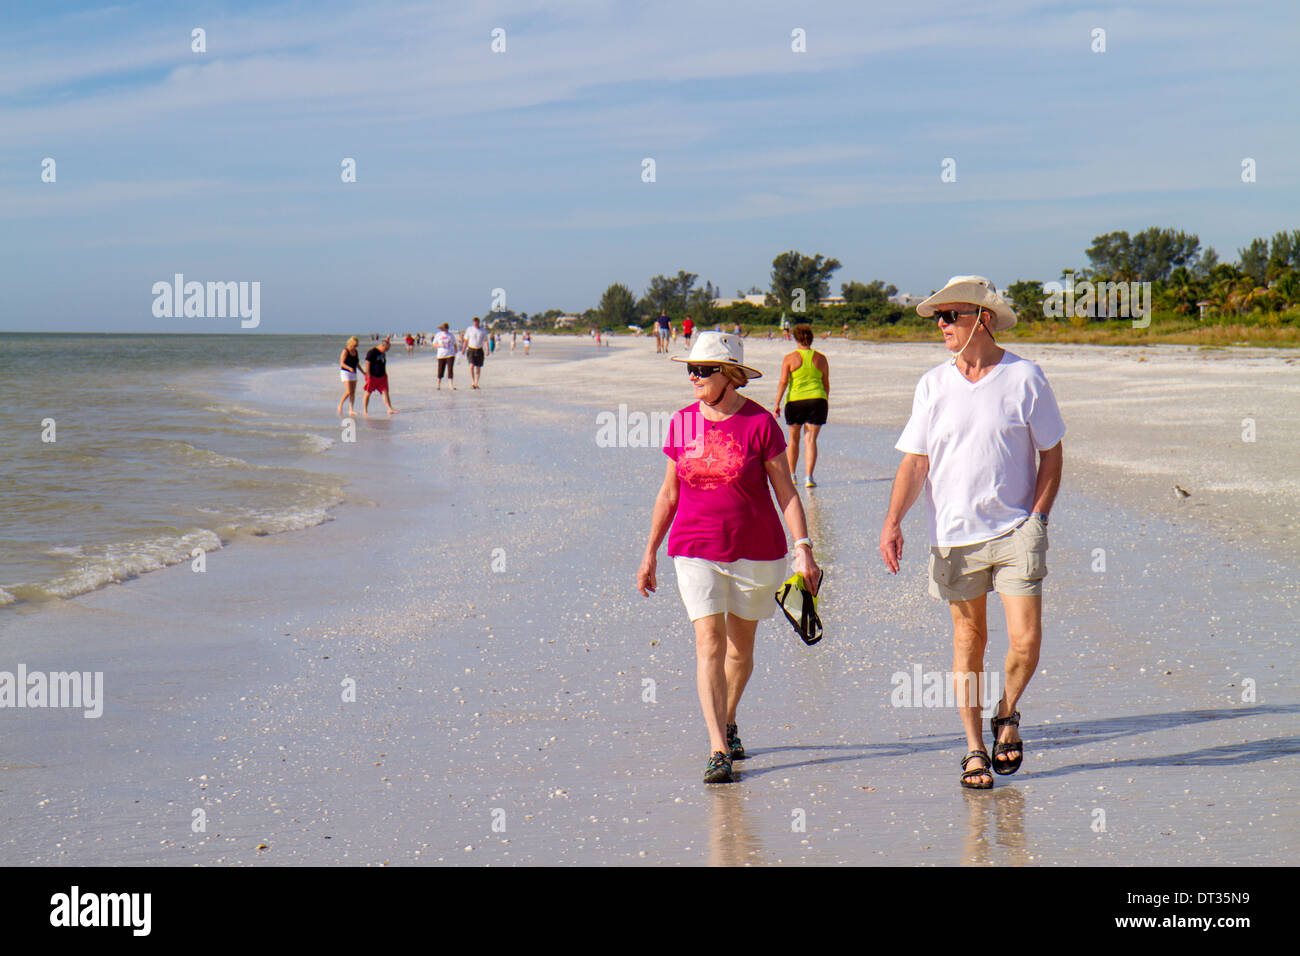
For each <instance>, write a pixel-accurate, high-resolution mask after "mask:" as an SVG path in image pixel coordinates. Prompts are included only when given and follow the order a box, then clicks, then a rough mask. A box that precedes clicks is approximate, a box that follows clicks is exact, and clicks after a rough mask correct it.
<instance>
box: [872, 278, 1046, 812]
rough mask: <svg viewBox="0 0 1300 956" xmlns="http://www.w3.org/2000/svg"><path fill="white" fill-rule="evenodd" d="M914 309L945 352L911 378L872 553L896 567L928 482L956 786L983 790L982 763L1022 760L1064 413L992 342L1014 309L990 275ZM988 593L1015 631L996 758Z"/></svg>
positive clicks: (1036, 372)
mask: <svg viewBox="0 0 1300 956" xmlns="http://www.w3.org/2000/svg"><path fill="white" fill-rule="evenodd" d="M916 311H917V313H918V314H920V315H921V316H923V317H926V318H928V317H930V316H934V317H935V318H936V319H937V320H938V322H939V330H940V331H941V332H942V333H943V341H944V346H945V347H946V348H947V350H948V351H949V352H950V353H953V357H952V358H950V359H948V360H947V361H945V362H944V363H943V364H942V365H940V366H938V367H936V368H933V369H931V370H930V371H928V372H926V373H925V374H924V375H922V376H921V380H920V382H918V383H917V386H916V394H915V397H914V398H913V401H912V415H911V418H909V419H908V422H907V426H906V427H905V428H904V429H903V434H902V435H901V437H900V438H899V439H898V444H897V445H896V446H895V447H896V448H897V449H898V450H899V451H901V452H902V453H903V461H902V463H901V464H900V465H899V466H898V474H897V475H896V476H895V477H894V487H893V491H892V492H891V493H890V498H889V512H888V514H887V515H886V516H885V523H884V527H883V528H882V529H881V532H880V554H881V557H883V558H884V560H885V565H886V567H888V568H889V571H890V573H891V574H897V573H898V565H899V561H900V560H901V558H902V554H903V531H902V522H903V516H904V515H906V514H907V512H908V509H909V508H911V507H912V505H913V504H914V503H915V501H916V499H917V497H918V496H919V495H920V493H921V490H922V488H924V489H925V492H926V499H927V501H928V503H929V523H930V594H931V595H932V596H933V597H936V598H941V599H943V600H946V601H947V602H948V607H949V610H950V612H951V614H952V625H953V638H952V640H953V663H952V670H953V681H954V685H955V686H954V690H955V692H956V701H957V705H958V707H959V708H960V710H961V719H962V723H963V724H964V725H965V728H966V745H967V749H968V753H967V754H966V756H965V757H963V758H962V762H961V767H962V774H961V785H962V786H963V787H968V788H971V789H975V790H987V789H988V788H989V787H992V786H993V775H992V774H991V773H989V771H990V770H992V771H994V772H995V773H998V774H1011V773H1015V772H1016V771H1017V770H1018V769H1019V768H1020V762H1021V760H1022V759H1023V758H1024V745H1023V743H1022V741H1021V739H1020V731H1019V727H1020V712H1019V711H1018V710H1016V704H1017V703H1018V702H1019V701H1020V696H1021V695H1022V694H1023V693H1024V691H1025V687H1026V685H1028V683H1029V679H1030V678H1031V677H1032V676H1033V675H1034V671H1035V670H1036V669H1037V667H1038V654H1039V648H1040V646H1041V644H1042V638H1043V623H1042V618H1043V598H1042V594H1043V577H1044V576H1045V575H1046V574H1047V514H1048V512H1049V511H1050V510H1051V508H1052V502H1053V501H1054V500H1055V498H1056V492H1057V489H1058V488H1059V487H1060V484H1061V469H1062V461H1063V453H1062V449H1061V439H1062V438H1063V437H1064V436H1065V422H1064V421H1062V420H1061V412H1060V409H1059V408H1058V407H1057V404H1056V396H1055V395H1054V394H1053V392H1052V387H1051V386H1050V385H1049V384H1048V383H1047V378H1046V377H1045V376H1044V375H1043V373H1042V371H1041V370H1040V369H1039V367H1038V366H1037V365H1035V364H1034V363H1033V362H1030V361H1029V360H1027V359H1023V358H1020V357H1019V356H1018V355H1014V354H1012V353H1011V352H1008V351H1006V350H1005V349H1003V348H1001V347H999V346H998V344H997V343H996V342H995V341H994V338H993V335H994V333H995V332H1005V331H1007V330H1008V329H1010V328H1012V327H1013V326H1014V325H1015V324H1016V314H1015V312H1014V311H1013V310H1012V308H1011V306H1010V305H1008V304H1007V302H1006V300H1005V299H1003V298H1002V296H1001V295H999V294H998V292H997V289H996V288H995V287H994V286H993V284H992V283H991V282H989V280H988V279H985V278H983V277H982V276H954V277H953V278H951V279H949V280H948V284H947V285H945V286H944V287H943V288H942V289H940V290H939V291H938V292H936V293H934V294H933V295H931V296H930V297H929V298H927V299H925V300H924V301H923V302H921V303H920V304H919V305H918V306H917V307H916ZM989 591H997V592H998V594H1000V595H1001V596H1002V607H1003V610H1004V611H1005V612H1006V618H1007V635H1008V637H1009V638H1010V647H1009V649H1008V651H1007V657H1006V664H1005V667H1006V670H1005V673H1004V676H1003V680H1004V683H1005V690H1004V692H1003V697H1002V699H1001V700H1000V701H999V702H998V705H997V709H996V710H995V711H994V715H993V716H992V717H991V718H990V725H991V729H992V731H993V757H992V760H990V759H989V753H988V751H987V750H985V749H984V734H983V730H982V728H981V726H980V707H981V702H980V700H979V697H980V688H981V687H982V686H984V685H983V683H982V682H983V680H984V677H983V672H984V649H985V646H986V645H987V643H988V624H987V620H986V615H985V611H986V601H987V595H988V592H989ZM972 685H973V686H972ZM972 691H973V693H974V696H975V700H973V701H972V700H970V697H971V693H972ZM983 703H984V705H988V704H990V703H991V701H984V702H983Z"/></svg>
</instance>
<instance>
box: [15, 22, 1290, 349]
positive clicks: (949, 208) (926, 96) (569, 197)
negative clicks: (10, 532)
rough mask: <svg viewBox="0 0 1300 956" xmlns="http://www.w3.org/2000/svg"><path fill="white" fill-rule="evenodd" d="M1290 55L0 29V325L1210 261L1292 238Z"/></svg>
mask: <svg viewBox="0 0 1300 956" xmlns="http://www.w3.org/2000/svg"><path fill="white" fill-rule="evenodd" d="M195 27H202V28H203V29H204V30H206V34H207V35H206V42H207V52H206V53H203V54H197V53H194V52H192V51H191V49H190V46H191V31H192V30H193V29H194V28H195ZM495 27H501V28H503V29H504V30H505V31H506V51H505V52H504V53H493V52H492V50H491V47H490V44H491V31H492V30H493V28H495ZM1097 27H1100V28H1103V29H1105V30H1106V46H1107V49H1106V52H1105V53H1094V52H1092V50H1091V44H1092V36H1091V33H1092V30H1093V29H1094V28H1097ZM1298 27H1300V14H1298V13H1297V8H1296V7H1294V6H1292V5H1280V4H1273V3H1251V2H1243V3H1233V4H1222V3H1216V2H1199V0H1180V2H1168V3H1165V2H1152V3H1128V4H1120V5H1108V4H1100V5H1088V4H1077V3H1054V2H1029V0H1007V2H999V3H987V4H978V5H975V4H967V3H953V2H942V3H940V2H927V0H909V2H908V3H904V4H899V3H894V2H890V3H876V2H856V3H855V2H827V3H808V4H802V3H801V4H791V3H788V2H787V3H770V2H765V0H744V2H740V0H728V2H711V3H710V2H704V3H701V2H694V3H678V2H673V0H664V2H657V3H654V4H642V3H615V2H590V3H561V2H554V3H552V2H523V0H521V2H513V0H502V2H487V3H478V2H475V3H471V4H458V3H414V2H408V3H388V2H384V0H377V2H365V3H344V2H331V3H305V2H297V3H274V2H272V3H230V2H210V3H198V4H184V3H155V2H143V3H129V2H128V3H122V4H117V5H112V6H107V5H102V4H88V3H87V4H82V3H53V2H52V3H42V4H19V3H8V2H5V3H3V5H2V6H0V222H3V229H0V282H3V288H4V291H5V295H4V296H3V298H0V303H2V304H0V328H2V329H10V330H13V329H32V330H42V329H44V330H52V331H53V330H70V331H73V330H75V331H81V330H91V331H236V330H237V328H238V323H237V322H233V321H231V320H221V319H189V320H185V319H156V318H154V317H153V315H152V313H151V306H152V304H153V295H152V292H151V289H152V286H153V283H154V282H157V281H160V280H168V281H170V279H171V277H172V276H173V275H174V274H175V273H177V272H180V273H183V274H184V275H185V276H186V279H187V280H198V281H209V280H211V281H259V282H261V284H262V287H261V288H262V296H261V302H262V307H261V311H262V316H261V324H260V326H259V331H261V332H270V333H274V332H311V331H322V332H341V331H349V330H357V331H371V330H375V331H378V330H381V329H383V330H389V329H394V330H401V329H407V328H412V329H430V328H432V327H434V326H435V325H436V324H437V323H439V322H442V321H450V322H452V324H453V325H456V324H458V323H459V324H464V322H465V320H466V319H467V318H468V317H469V316H471V315H475V314H483V313H485V312H486V311H487V310H488V309H489V308H490V305H491V300H490V296H491V292H492V289H494V288H498V287H500V288H504V289H505V290H506V296H507V304H508V305H509V306H510V307H511V308H514V309H516V310H521V311H527V312H533V311H540V310H543V309H547V308H562V309H567V310H573V311H579V310H581V309H583V308H586V307H588V306H593V305H595V304H597V302H598V300H599V297H600V294H601V292H602V291H603V290H604V288H605V287H606V286H607V285H608V284H609V283H610V282H614V281H619V282H623V283H626V284H627V285H629V286H630V287H631V288H632V289H633V291H634V292H636V293H638V294H640V293H641V292H642V291H643V290H644V289H645V286H646V284H647V282H648V280H649V278H650V277H651V276H653V275H655V274H658V273H665V274H675V273H676V272H677V270H679V269H686V270H688V271H690V272H696V273H698V274H699V275H700V279H701V282H702V281H704V280H705V279H708V280H711V281H713V282H714V284H715V285H718V286H719V287H721V288H722V289H723V290H724V292H725V293H726V294H734V292H735V290H736V289H737V288H741V287H744V288H748V287H749V286H750V285H759V286H762V287H764V288H766V286H767V284H768V273H769V271H770V269H771V262H772V258H773V257H774V256H775V255H777V254H778V253H780V252H782V251H785V250H788V249H798V250H800V251H801V252H804V253H808V254H813V253H822V254H824V255H827V256H834V257H836V258H838V259H839V260H840V261H841V262H842V263H843V266H844V268H843V269H842V270H841V271H840V272H839V273H837V275H836V277H835V287H836V291H838V284H839V282H841V281H847V280H851V279H858V280H863V281H865V280H869V279H872V278H881V279H885V280H887V281H889V282H893V283H895V284H896V285H898V286H899V287H900V288H901V289H902V290H904V291H908V292H913V293H916V294H924V293H927V292H929V291H930V290H931V289H933V288H936V287H938V286H940V285H942V284H943V282H944V281H945V280H946V279H947V277H948V276H949V275H952V274H955V273H979V274H984V275H987V276H989V277H990V278H992V279H993V281H994V282H996V283H997V284H998V285H1001V286H1005V285H1007V284H1009V283H1010V282H1012V281H1015V280H1017V279H1038V280H1047V279H1053V278H1056V277H1057V276H1058V275H1059V273H1060V270H1061V269H1062V268H1063V267H1066V266H1083V265H1086V257H1085V255H1084V249H1085V248H1086V247H1087V246H1088V244H1089V242H1090V240H1091V238H1092V237H1093V236H1095V235H1097V234H1099V233H1102V232H1108V231H1110V230H1112V229H1128V230H1130V231H1136V230H1139V229H1142V228H1145V227H1147V226H1151V225H1159V226H1171V227H1174V228H1179V229H1185V230H1187V231H1190V232H1195V233H1197V234H1198V235H1199V236H1200V237H1201V240H1202V244H1203V245H1213V246H1214V247H1215V248H1216V249H1217V250H1218V251H1219V253H1220V255H1221V257H1222V258H1224V259H1226V260H1232V259H1235V258H1236V250H1237V248H1238V247H1240V246H1242V245H1244V244H1245V243H1246V242H1248V241H1249V240H1250V239H1251V238H1253V237H1254V236H1257V235H1271V234H1272V233H1274V232H1276V231H1278V230H1280V229H1294V228H1300V171H1298V170H1297V165H1298V164H1300V129H1298V127H1297V124H1296V123H1295V116H1294V114H1295V105H1294V104H1295V96H1296V93H1295V90H1296V89H1297V87H1298V86H1300V83H1298V82H1297V81H1298V80H1300V68H1298V67H1297V65H1296V57H1295V53H1294V39H1295V37H1296V36H1298V35H1300V29H1298ZM795 28H800V29H802V30H804V31H805V33H806V46H807V51H806V52H804V53H795V52H793V51H792V50H791V43H792V40H791V31H792V30H794V29H795ZM45 157H51V158H53V159H54V160H55V162H56V164H57V167H56V172H57V180H56V182H54V183H44V182H42V181H41V163H42V160H43V159H44V158H45ZM345 157H351V158H354V159H355V160H356V163H357V180H358V181H357V182H356V183H351V184H344V183H342V182H341V181H340V163H341V161H342V160H343V159H344V158H345ZM645 157H650V158H653V159H654V160H655V163H656V181H655V182H653V183H645V182H642V179H641V168H642V160H643V158H645ZM947 157H951V158H953V159H955V160H956V171H957V181H956V182H952V183H944V182H941V180H940V167H941V163H942V161H943V160H944V159H945V158H947ZM1245 157H1251V158H1253V159H1254V160H1255V161H1256V164H1257V177H1258V180H1257V182H1255V183H1252V184H1244V183H1242V181H1241V161H1242V159H1243V158H1245Z"/></svg>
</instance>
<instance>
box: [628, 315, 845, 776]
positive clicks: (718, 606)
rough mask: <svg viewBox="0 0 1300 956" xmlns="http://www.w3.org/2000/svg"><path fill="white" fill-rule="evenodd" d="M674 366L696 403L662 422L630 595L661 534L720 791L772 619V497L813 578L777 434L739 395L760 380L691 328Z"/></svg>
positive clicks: (776, 546)
mask: <svg viewBox="0 0 1300 956" xmlns="http://www.w3.org/2000/svg"><path fill="white" fill-rule="evenodd" d="M673 361H678V362H686V363H687V365H686V371H687V374H688V375H689V376H690V379H691V383H692V385H693V386H694V390H695V398H696V399H697V401H696V402H695V403H694V404H691V405H688V406H687V407H686V408H683V409H682V410H681V411H679V412H677V414H675V415H674V416H673V417H672V419H671V421H670V423H669V429H668V439H667V441H666V442H665V443H664V454H666V455H667V456H668V457H669V459H671V460H670V461H669V462H668V467H667V471H666V473H665V475H664V481H663V485H662V486H661V487H660V489H659V495H658V497H657V498H656V499H655V507H654V516H653V518H652V521H651V526H650V538H649V540H648V541H647V542H646V550H645V558H644V559H643V560H642V562H641V569H640V571H639V572H638V573H637V588H638V590H640V592H641V594H642V595H644V596H647V597H648V596H649V593H650V592H651V591H654V590H655V589H656V587H657V585H658V582H657V580H656V577H655V571H656V563H657V560H658V552H659V545H660V543H661V542H662V541H663V539H664V536H665V535H668V556H669V557H671V558H673V562H674V567H675V568H676V572H677V586H678V590H679V591H680V592H681V596H682V601H683V603H684V604H685V605H686V612H687V614H688V615H689V616H690V619H691V623H692V624H694V625H695V654H696V678H697V681H698V684H699V693H700V705H701V707H703V709H704V723H705V725H706V726H707V727H708V731H709V745H710V750H711V754H710V757H709V762H708V765H707V766H706V768H705V772H704V781H705V783H729V782H731V780H732V779H733V778H732V774H731V762H732V761H733V760H740V759H743V758H744V757H745V748H744V747H743V746H742V744H741V742H740V736H739V734H738V732H737V728H736V708H737V706H738V705H739V704H740V696H741V694H743V693H744V692H745V684H746V683H747V682H748V681H749V675H750V674H751V673H752V672H753V670H754V632H755V630H756V628H757V627H758V622H759V621H760V620H764V619H766V618H769V617H771V616H772V615H773V613H775V611H776V591H777V588H778V586H779V585H780V584H781V582H782V581H783V580H784V579H785V577H786V565H785V558H786V545H785V529H784V528H782V527H781V517H780V515H779V514H778V513H777V509H776V506H775V505H774V504H773V502H772V492H775V493H776V500H777V503H778V504H779V505H780V508H781V511H782V512H783V513H784V514H785V520H786V524H788V525H789V527H790V531H791V532H792V533H793V534H794V536H795V539H796V540H795V557H794V568H795V570H796V571H797V572H799V573H802V574H803V575H804V577H805V579H806V580H808V581H809V582H812V583H819V578H820V573H821V572H820V571H819V570H818V568H817V563H816V562H815V561H814V560H813V557H812V542H811V541H810V540H809V539H808V529H807V522H806V520H805V518H804V513H803V504H802V503H801V502H800V501H799V496H798V494H796V492H795V490H794V483H793V482H792V481H791V480H790V470H789V469H788V468H787V467H786V462H785V437H784V436H783V435H782V434H781V428H780V426H779V425H778V424H777V423H776V421H775V419H773V417H772V416H771V414H769V413H768V412H767V410H766V409H764V408H763V407H762V406H761V405H759V404H758V403H757V402H754V401H751V400H749V399H747V398H745V397H744V396H743V395H741V394H739V393H738V392H737V391H736V390H737V389H738V388H742V387H744V385H745V384H746V383H747V382H748V381H749V380H750V379H752V378H758V377H759V376H760V375H761V374H762V373H760V372H757V371H755V370H754V369H752V368H750V367H749V366H747V365H745V364H744V347H743V345H742V343H741V340H740V338H739V336H736V335H732V334H728V333H723V332H700V333H699V336H698V338H697V339H696V341H695V344H694V346H692V348H691V352H690V355H688V356H687V357H686V358H681V357H678V356H674V357H673ZM669 526H671V528H672V531H671V533H669Z"/></svg>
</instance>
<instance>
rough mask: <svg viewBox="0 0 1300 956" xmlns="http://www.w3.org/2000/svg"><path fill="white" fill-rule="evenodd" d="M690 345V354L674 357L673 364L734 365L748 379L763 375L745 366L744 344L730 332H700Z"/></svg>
mask: <svg viewBox="0 0 1300 956" xmlns="http://www.w3.org/2000/svg"><path fill="white" fill-rule="evenodd" d="M699 335H700V337H699V338H698V339H696V340H695V341H694V342H692V343H691V352H690V354H689V355H687V356H685V357H683V356H680V355H674V356H673V357H672V360H673V361H674V362H690V363H691V364H692V365H734V366H736V368H738V369H740V370H741V371H742V372H744V373H745V374H746V375H748V376H749V377H750V378H762V377H763V373H762V372H760V371H759V370H758V369H756V368H750V367H749V366H748V365H746V364H745V344H744V343H743V342H742V341H741V340H740V336H738V335H732V334H731V333H730V332H701V333H700V334H699Z"/></svg>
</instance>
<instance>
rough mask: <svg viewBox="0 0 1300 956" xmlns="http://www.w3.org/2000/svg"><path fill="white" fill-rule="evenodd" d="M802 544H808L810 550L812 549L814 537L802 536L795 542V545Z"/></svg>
mask: <svg viewBox="0 0 1300 956" xmlns="http://www.w3.org/2000/svg"><path fill="white" fill-rule="evenodd" d="M801 544H806V545H807V546H808V550H809V551H811V550H812V538H800V539H799V540H798V541H796V542H795V543H794V546H795V547H796V548H797V547H799V545H801Z"/></svg>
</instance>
